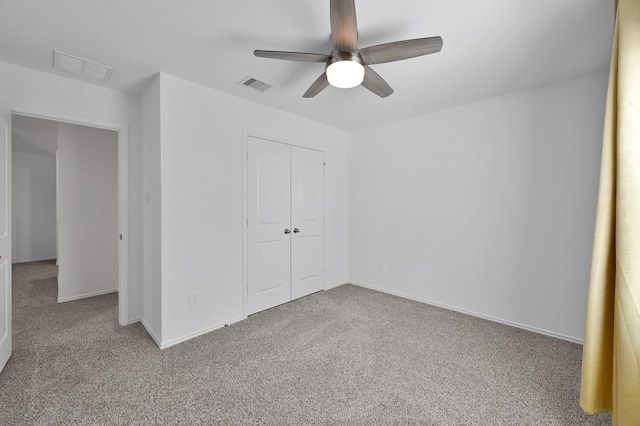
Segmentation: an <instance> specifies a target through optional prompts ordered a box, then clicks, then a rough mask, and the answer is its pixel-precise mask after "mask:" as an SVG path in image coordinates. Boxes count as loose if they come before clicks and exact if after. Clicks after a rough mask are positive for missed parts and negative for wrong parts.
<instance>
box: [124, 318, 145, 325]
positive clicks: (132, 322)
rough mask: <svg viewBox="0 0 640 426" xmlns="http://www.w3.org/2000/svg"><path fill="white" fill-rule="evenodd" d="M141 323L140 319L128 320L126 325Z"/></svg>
mask: <svg viewBox="0 0 640 426" xmlns="http://www.w3.org/2000/svg"><path fill="white" fill-rule="evenodd" d="M141 321H142V317H135V318H129V322H128V323H127V325H131V324H135V323H137V322H141Z"/></svg>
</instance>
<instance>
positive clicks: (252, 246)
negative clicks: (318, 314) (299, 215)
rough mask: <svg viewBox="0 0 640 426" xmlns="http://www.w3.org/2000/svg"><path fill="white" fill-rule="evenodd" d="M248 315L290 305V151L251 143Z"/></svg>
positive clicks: (273, 144)
mask: <svg viewBox="0 0 640 426" xmlns="http://www.w3.org/2000/svg"><path fill="white" fill-rule="evenodd" d="M248 154H249V155H248V157H249V158H248V187H247V196H248V219H249V224H248V245H249V247H248V253H247V255H248V259H247V260H248V271H247V283H248V295H247V296H248V311H249V312H248V314H249V315H251V314H254V313H256V312H259V311H262V310H265V309H269V308H271V307H273V306H276V305H280V304H282V303H285V302H288V301H290V300H291V270H290V264H291V258H290V253H291V237H290V235H291V234H290V233H289V232H290V231H289V230H290V223H291V217H290V215H291V209H290V206H291V193H290V191H291V153H290V146H289V145H285V144H280V143H276V142H271V141H267V140H264V139H258V138H253V137H249V138H248Z"/></svg>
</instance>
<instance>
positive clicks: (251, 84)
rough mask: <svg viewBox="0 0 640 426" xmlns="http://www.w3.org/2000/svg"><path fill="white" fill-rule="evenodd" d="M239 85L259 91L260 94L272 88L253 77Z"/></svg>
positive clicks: (244, 79)
mask: <svg viewBox="0 0 640 426" xmlns="http://www.w3.org/2000/svg"><path fill="white" fill-rule="evenodd" d="M238 84H240V85H242V86H245V87H248V88H250V89H254V90H257V91H258V92H264V91H266V90H267V89H270V88H271V85H270V84H267V83H265V82H264V81H260V80H258V79H257V78H254V77H251V76H250V75H248V76H246V77H245V78H243V79H242V80H240V81H239V82H238Z"/></svg>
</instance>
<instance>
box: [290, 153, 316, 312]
mask: <svg viewBox="0 0 640 426" xmlns="http://www.w3.org/2000/svg"><path fill="white" fill-rule="evenodd" d="M291 227H292V230H293V232H292V234H291V235H292V237H291V299H292V300H293V299H297V298H299V297H302V296H306V295H308V294H311V293H315V292H316V291H319V290H322V289H324V153H322V152H320V151H315V150H312V149H306V148H300V147H295V146H293V147H291Z"/></svg>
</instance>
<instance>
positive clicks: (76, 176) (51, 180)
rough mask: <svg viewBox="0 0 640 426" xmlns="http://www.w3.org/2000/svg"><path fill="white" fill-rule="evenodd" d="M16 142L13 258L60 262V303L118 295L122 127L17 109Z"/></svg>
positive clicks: (13, 178) (58, 298) (22, 260)
mask: <svg viewBox="0 0 640 426" xmlns="http://www.w3.org/2000/svg"><path fill="white" fill-rule="evenodd" d="M12 140H13V143H12V200H13V202H12V205H13V207H12V210H13V211H12V234H13V239H12V252H13V263H14V264H15V263H24V262H33V261H43V260H52V259H53V260H57V265H58V270H57V277H56V282H57V295H56V300H57V301H58V302H66V301H70V300H75V299H82V298H86V297H91V296H97V295H101V294H106V293H113V292H117V291H118V288H119V281H118V280H119V273H118V266H119V265H118V235H119V234H118V132H116V131H113V130H107V129H100V128H95V127H89V126H83V125H78V124H71V123H64V122H58V121H53V120H48V119H43V118H36V117H30V116H24V115H19V114H14V115H13V116H12ZM49 263H51V262H49ZM54 266H55V262H54ZM25 270H28V268H26V269H25ZM50 272H51V271H50Z"/></svg>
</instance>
